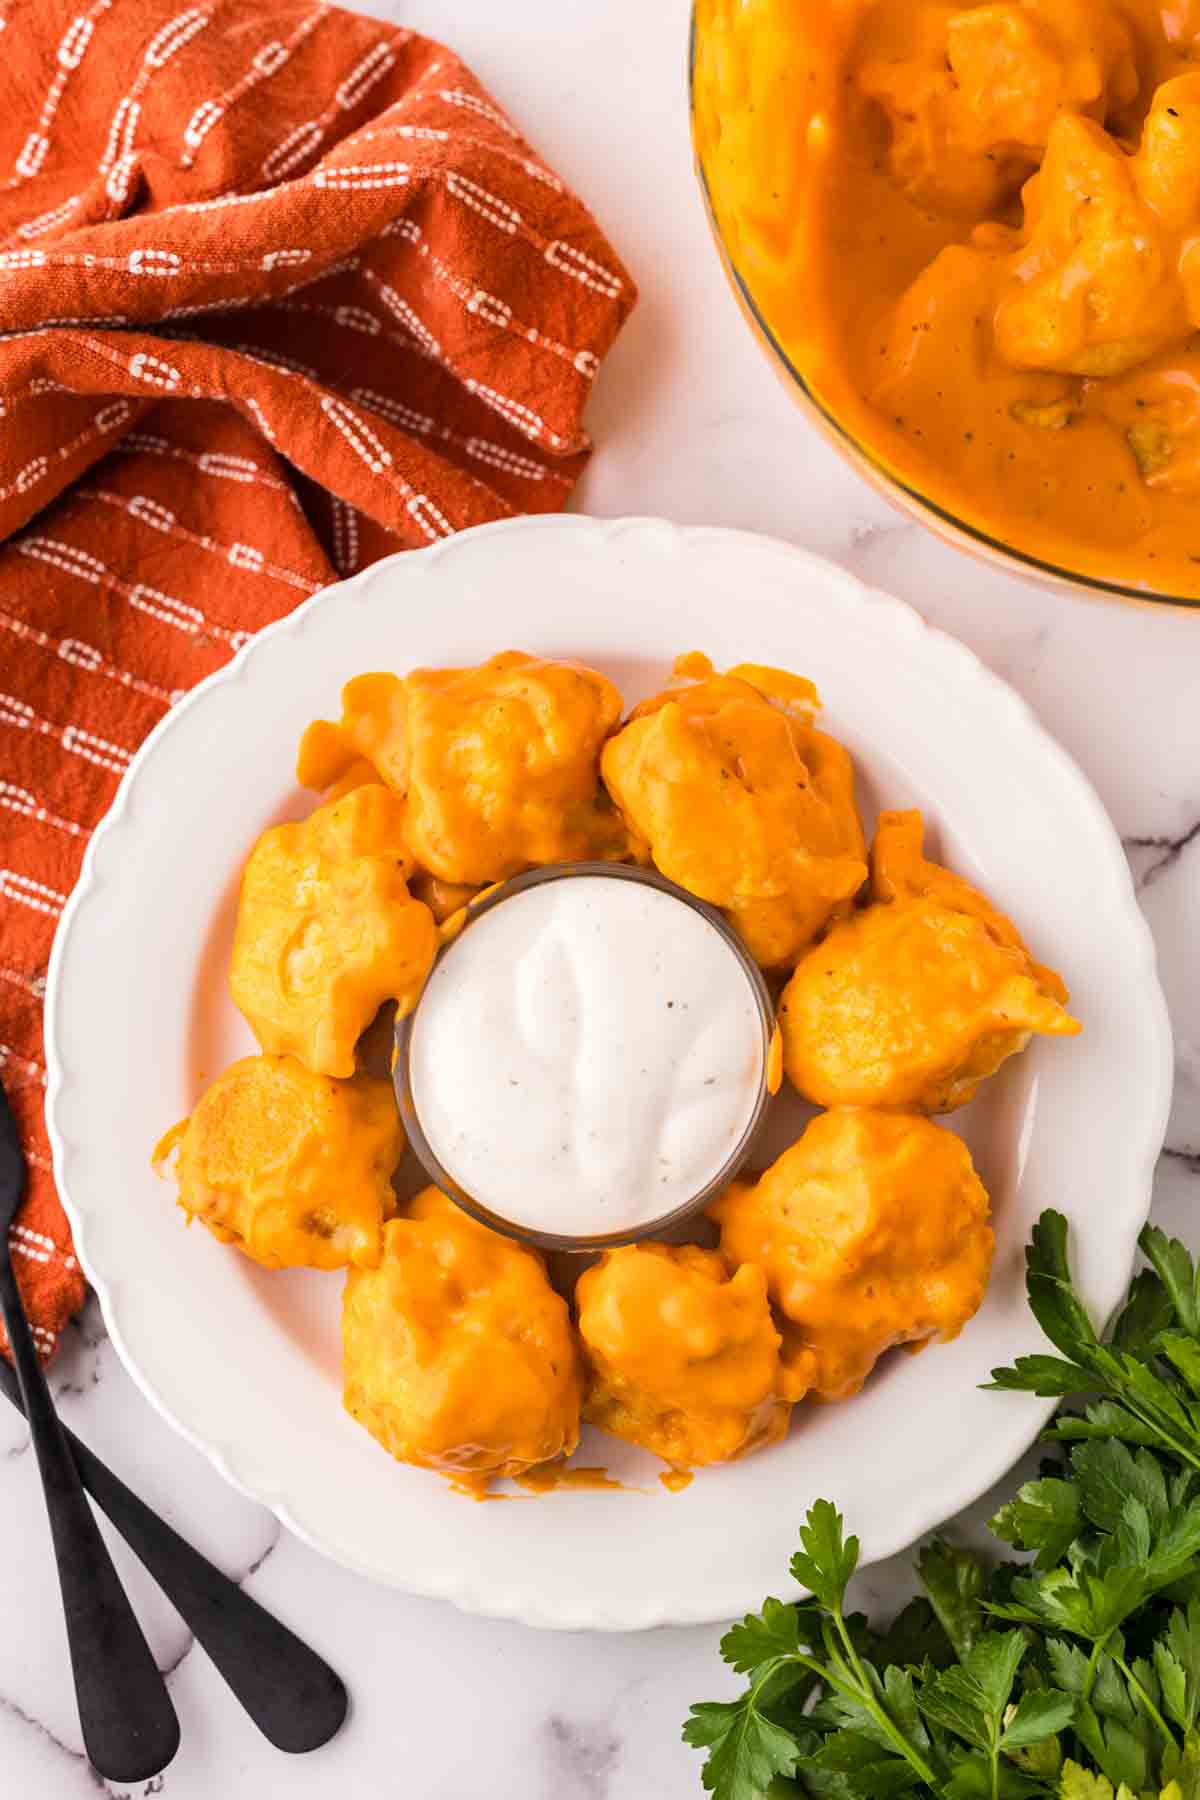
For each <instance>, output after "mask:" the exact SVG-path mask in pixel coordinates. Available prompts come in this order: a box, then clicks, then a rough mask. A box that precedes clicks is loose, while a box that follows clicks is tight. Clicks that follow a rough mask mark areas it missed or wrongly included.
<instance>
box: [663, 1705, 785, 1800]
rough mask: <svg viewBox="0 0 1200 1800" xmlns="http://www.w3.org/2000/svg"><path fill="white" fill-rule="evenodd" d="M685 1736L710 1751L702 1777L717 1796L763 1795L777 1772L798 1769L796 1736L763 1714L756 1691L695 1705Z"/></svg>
mask: <svg viewBox="0 0 1200 1800" xmlns="http://www.w3.org/2000/svg"><path fill="white" fill-rule="evenodd" d="M683 1736H684V1742H685V1743H688V1744H691V1745H692V1747H693V1748H694V1749H697V1750H707V1751H708V1756H707V1758H706V1759H705V1763H704V1769H703V1772H702V1775H701V1780H702V1781H703V1783H704V1786H705V1788H706V1789H707V1790H708V1792H709V1793H711V1794H715V1795H716V1796H717V1800H763V1796H764V1795H765V1794H766V1793H767V1792H768V1790H769V1788H770V1785H771V1782H772V1780H773V1779H774V1777H775V1776H776V1775H793V1774H795V1771H796V1765H797V1764H798V1762H799V1761H800V1746H799V1745H798V1744H797V1742H796V1739H795V1738H794V1737H793V1736H792V1734H791V1732H790V1731H785V1730H784V1729H783V1727H782V1726H780V1725H774V1724H772V1722H771V1721H770V1720H769V1719H764V1718H763V1717H762V1716H761V1715H760V1713H759V1711H758V1708H757V1706H756V1705H755V1704H754V1697H753V1691H751V1694H749V1695H747V1696H745V1697H743V1698H742V1699H741V1700H728V1701H727V1700H709V1701H705V1702H704V1703H702V1704H701V1705H700V1706H693V1707H692V1709H691V1716H690V1718H689V1719H688V1722H687V1724H686V1725H685V1726H684V1728H683Z"/></svg>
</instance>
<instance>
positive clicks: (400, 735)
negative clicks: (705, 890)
mask: <svg viewBox="0 0 1200 1800" xmlns="http://www.w3.org/2000/svg"><path fill="white" fill-rule="evenodd" d="M620 716H621V697H620V695H619V694H618V693H617V690H616V688H615V687H613V685H612V683H611V682H610V681H606V680H605V678H604V677H603V676H602V675H598V674H596V672H595V671H594V670H592V669H587V668H584V667H583V666H582V665H581V664H578V663H570V662H559V661H553V660H548V659H543V658H537V657H532V656H527V655H525V654H523V653H522V652H521V651H517V650H506V651H503V652H502V653H501V654H500V655H498V656H493V657H490V658H489V660H488V661H487V662H485V663H482V664H480V665H479V666H478V667H477V668H470V669H417V670H414V671H413V673H412V674H410V675H407V676H404V677H403V678H402V677H400V676H398V675H385V674H376V675H360V676H358V677H357V678H356V679H355V680H354V681H351V682H349V683H348V684H347V686H346V688H345V689H344V691H343V694H342V718H341V721H340V723H339V724H336V725H335V724H332V723H330V722H328V721H326V720H317V721H316V722H315V723H314V724H313V725H311V726H310V727H309V728H308V731H307V732H306V733H305V735H304V738H303V740H302V742H301V746H300V753H299V759H298V765H297V773H298V776H299V779H300V781H301V782H302V784H303V785H305V786H310V787H317V788H326V787H328V786H329V785H330V784H331V783H333V782H336V781H337V780H339V779H341V778H343V777H344V776H345V773H346V771H347V770H349V769H350V768H351V767H352V765H353V763H354V761H355V759H356V758H359V757H365V758H366V759H367V760H368V761H369V762H370V763H371V764H372V765H373V766H374V767H375V768H376V769H377V771H378V773H379V776H380V777H381V779H382V780H384V781H385V782H386V783H387V784H388V786H389V788H390V789H391V790H392V792H393V793H395V794H396V795H397V796H398V797H400V798H401V799H403V800H404V801H405V834H406V839H407V843H408V846H409V848H410V850H411V852H412V855H413V857H414V858H415V860H416V862H417V863H418V864H419V865H420V867H421V868H422V869H423V870H425V871H426V872H427V873H428V874H429V875H430V876H433V877H435V878H436V879H437V880H438V881H440V882H445V883H453V884H456V885H463V886H476V887H477V886H479V885H481V884H483V883H487V882H493V881H503V880H506V879H507V878H508V877H509V876H511V875H517V874H519V873H520V872H521V871H522V870H524V869H528V868H533V867H537V866H539V865H542V864H546V863H554V862H577V861H581V860H583V859H585V858H592V857H594V858H598V859H613V858H619V857H622V856H624V855H625V854H626V853H627V850H628V840H627V836H626V833H625V831H624V829H623V827H622V825H621V822H620V820H619V819H618V818H617V816H616V814H615V813H614V812H613V810H612V808H611V806H610V805H609V803H608V800H607V796H606V795H605V794H604V793H603V791H602V789H601V787H600V782H599V757H600V750H601V746H602V745H603V743H604V741H605V739H606V738H607V737H608V736H609V734H610V733H611V732H612V731H613V730H614V728H615V727H616V725H617V722H618V720H619V719H620Z"/></svg>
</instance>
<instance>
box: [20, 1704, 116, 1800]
mask: <svg viewBox="0 0 1200 1800" xmlns="http://www.w3.org/2000/svg"><path fill="white" fill-rule="evenodd" d="M0 1714H2V1715H3V1716H4V1717H6V1718H10V1719H16V1720H18V1721H19V1722H20V1723H21V1724H22V1725H27V1726H28V1727H29V1729H30V1730H31V1731H34V1732H36V1733H37V1735H38V1736H39V1737H40V1738H43V1739H44V1740H45V1741H46V1743H48V1744H50V1745H52V1746H53V1748H54V1749H55V1750H61V1751H62V1753H63V1755H64V1756H69V1757H70V1759H71V1761H72V1762H73V1763H74V1764H75V1765H76V1766H77V1768H78V1769H79V1771H80V1772H81V1773H82V1774H84V1775H86V1777H87V1779H88V1781H89V1782H90V1783H91V1785H92V1787H94V1788H96V1789H98V1791H99V1792H100V1793H102V1794H103V1793H107V1792H108V1789H107V1788H106V1786H105V1783H104V1780H103V1777H102V1776H100V1775H99V1774H97V1772H96V1770H95V1769H94V1768H93V1767H92V1765H91V1763H90V1762H89V1761H88V1759H87V1757H86V1756H85V1754H84V1752H83V1751H82V1750H76V1749H75V1748H74V1747H73V1746H72V1745H71V1744H67V1743H64V1741H63V1739H62V1738H60V1737H57V1736H56V1735H55V1733H54V1732H53V1731H51V1729H50V1727H49V1726H48V1725H43V1723H42V1721H41V1720H40V1719H35V1718H34V1716H33V1714H32V1713H29V1712H26V1711H25V1708H24V1707H23V1706H18V1705H17V1703H16V1701H15V1700H9V1699H7V1698H6V1697H5V1696H4V1695H3V1694H0Z"/></svg>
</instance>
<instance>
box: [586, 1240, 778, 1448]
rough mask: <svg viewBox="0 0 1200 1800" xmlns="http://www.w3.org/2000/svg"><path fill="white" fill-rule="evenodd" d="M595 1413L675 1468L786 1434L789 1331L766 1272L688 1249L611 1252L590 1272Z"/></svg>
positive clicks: (590, 1394) (589, 1405)
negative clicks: (783, 1345) (784, 1333)
mask: <svg viewBox="0 0 1200 1800" xmlns="http://www.w3.org/2000/svg"><path fill="white" fill-rule="evenodd" d="M576 1303H577V1308H578V1319H579V1333H580V1336H581V1338H582V1339H583V1347H584V1354H585V1356H586V1358H587V1361H588V1365H589V1370H590V1376H589V1382H588V1389H587V1396H586V1399H585V1401H584V1416H585V1418H587V1419H589V1420H591V1421H592V1423H593V1424H596V1425H599V1426H602V1427H603V1429H604V1430H605V1431H610V1432H612V1433H613V1434H614V1435H615V1436H617V1437H622V1438H626V1439H628V1440H629V1442H630V1443H634V1444H640V1445H641V1446H642V1448H643V1449H646V1450H651V1451H653V1453H654V1454H655V1455H656V1456H660V1457H662V1459H663V1461H664V1462H668V1463H670V1464H671V1465H672V1467H674V1468H678V1469H687V1468H691V1467H693V1466H694V1465H697V1464H704V1463H717V1462H728V1461H729V1460H730V1459H731V1458H733V1457H737V1456H744V1455H745V1454H746V1453H747V1452H748V1451H750V1450H757V1449H759V1448H761V1447H762V1446H763V1445H765V1444H771V1443H774V1442H775V1441H776V1440H777V1439H778V1438H781V1437H782V1436H783V1435H784V1434H785V1432H786V1431H787V1427H788V1419H789V1416H790V1412H791V1408H790V1407H789V1405H788V1404H787V1402H786V1400H784V1399H783V1397H782V1385H781V1384H782V1373H781V1369H780V1363H779V1341H780V1340H779V1333H778V1331H777V1330H776V1329H775V1325H774V1323H773V1321H772V1318H771V1310H770V1307H769V1305H768V1303H767V1290H766V1281H765V1279H764V1277H763V1274H762V1272H761V1271H760V1270H758V1269H756V1268H744V1269H740V1270H738V1271H737V1273H736V1274H732V1275H731V1273H730V1271H729V1269H728V1268H727V1267H726V1265H725V1264H724V1262H723V1261H722V1260H721V1258H720V1256H718V1255H717V1254H716V1253H715V1252H714V1251H711V1250H700V1249H697V1248H696V1247H695V1246H694V1245H691V1244H687V1245H682V1246H679V1247H675V1246H672V1245H668V1244H634V1245H630V1246H629V1247H628V1248H626V1249H623V1250H610V1251H608V1252H606V1254H605V1255H604V1257H603V1258H602V1260H601V1261H600V1262H599V1263H597V1264H596V1265H595V1266H594V1267H592V1268H590V1269H588V1270H586V1271H585V1272H584V1274H583V1275H581V1276H580V1279H579V1284H578V1287H577V1289H576Z"/></svg>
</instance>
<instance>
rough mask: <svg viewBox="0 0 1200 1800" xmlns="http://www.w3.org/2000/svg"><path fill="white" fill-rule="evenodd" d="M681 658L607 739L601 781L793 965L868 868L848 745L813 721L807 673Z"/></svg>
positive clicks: (781, 963)
mask: <svg viewBox="0 0 1200 1800" xmlns="http://www.w3.org/2000/svg"><path fill="white" fill-rule="evenodd" d="M677 667H678V668H680V669H681V670H682V671H683V673H682V675H681V678H680V679H678V680H677V681H676V682H675V683H674V684H673V685H672V686H670V687H668V688H667V689H665V690H664V691H663V692H662V693H660V694H656V695H655V696H654V698H653V699H650V700H646V701H644V702H643V703H642V704H641V705H640V706H638V707H636V708H635V710H634V712H633V714H632V716H631V718H630V720H629V723H628V724H627V725H626V726H625V727H624V729H623V730H622V731H620V732H618V733H617V735H616V737H614V738H613V739H612V740H611V742H610V743H608V744H607V745H606V746H605V750H604V756H603V760H602V766H603V770H604V779H605V782H606V784H607V786H608V789H609V792H610V793H611V794H612V796H613V799H614V800H615V801H616V803H617V805H618V806H619V807H620V809H621V812H622V813H623V814H624V816H625V818H626V820H627V821H628V823H629V826H630V828H631V830H632V832H633V833H634V834H635V837H636V838H638V839H640V840H642V841H643V842H644V843H645V845H647V846H648V850H649V855H650V858H651V859H652V860H653V862H654V864H655V866H656V868H658V869H659V870H661V872H662V873H663V874H664V875H666V876H668V877H669V878H670V879H671V880H672V881H676V882H678V883H679V885H680V887H684V888H687V890H688V891H689V893H693V894H696V895H697V896H698V897H699V898H700V899H701V900H707V901H708V902H709V904H710V905H712V906H719V907H720V908H721V909H722V910H723V911H724V912H725V914H726V916H727V917H728V918H729V920H730V922H731V923H732V924H733V925H734V926H735V927H736V929H737V930H738V931H739V932H740V934H741V936H742V938H743V939H744V941H745V943H746V946H747V948H748V949H749V950H750V953H751V955H752V956H753V957H754V958H755V959H756V961H758V962H759V963H761V964H762V965H763V967H764V968H786V967H790V966H791V964H793V963H794V962H795V960H796V958H797V956H798V955H799V954H800V952H801V951H802V950H803V949H804V947H805V946H806V945H807V944H809V943H811V942H812V939H813V938H814V937H815V936H816V934H817V932H818V931H820V930H821V928H822V927H823V926H824V925H825V924H826V923H827V922H828V920H829V919H830V918H831V917H833V916H835V915H836V914H837V913H839V912H841V911H844V910H845V909H846V906H847V905H848V903H849V901H850V899H851V897H852V896H853V895H854V894H855V893H856V892H857V890H858V889H859V888H860V887H861V886H862V883H863V881H864V879H865V876H866V863H865V849H864V845H863V836H862V827H861V825H860V823H859V818H858V812H857V809H856V807H855V804H854V770H853V766H852V764H851V761H850V757H849V755H848V754H847V752H846V751H845V750H844V749H843V748H842V746H841V745H840V744H839V743H837V742H836V741H835V740H834V739H833V738H831V737H828V736H827V735H826V734H825V733H824V732H822V731H818V730H816V729H815V727H814V726H813V723H812V715H813V712H814V711H815V709H816V707H817V705H818V704H819V702H818V700H817V695H816V691H815V689H814V688H813V687H812V685H811V683H809V682H803V681H800V680H798V679H797V678H795V677H792V676H786V675H783V674H780V673H778V672H776V671H772V670H766V669H759V668H754V667H751V666H749V665H744V666H741V667H739V668H736V669H731V670H730V671H729V673H728V674H726V675H714V674H713V673H712V668H711V665H709V664H708V663H707V662H706V660H705V659H702V658H682V659H681V661H680V664H679V665H677ZM693 672H694V673H695V675H696V676H697V677H698V678H692V674H693Z"/></svg>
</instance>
